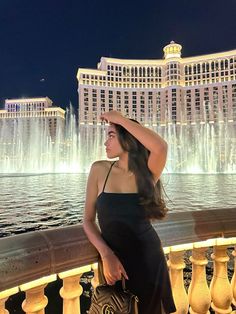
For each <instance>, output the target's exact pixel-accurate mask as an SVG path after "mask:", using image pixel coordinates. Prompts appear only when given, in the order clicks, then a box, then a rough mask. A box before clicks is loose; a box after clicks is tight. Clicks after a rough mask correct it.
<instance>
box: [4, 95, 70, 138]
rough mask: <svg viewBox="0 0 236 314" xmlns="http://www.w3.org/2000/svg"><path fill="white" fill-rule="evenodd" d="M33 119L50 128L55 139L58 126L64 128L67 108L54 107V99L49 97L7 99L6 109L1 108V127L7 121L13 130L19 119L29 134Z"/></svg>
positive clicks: (50, 132)
mask: <svg viewBox="0 0 236 314" xmlns="http://www.w3.org/2000/svg"><path fill="white" fill-rule="evenodd" d="M33 120H34V121H37V122H38V123H39V127H40V126H41V127H44V128H45V127H46V128H48V130H49V134H50V135H51V138H52V139H54V138H55V136H56V131H57V128H58V127H60V128H62V129H64V123H65V110H63V109H62V108H60V107H53V106H52V100H51V99H50V98H48V97H41V98H25V99H6V100H5V109H4V110H0V129H1V126H3V124H4V123H5V124H7V126H8V127H10V128H8V129H9V130H12V131H13V129H14V128H13V125H14V123H16V121H17V123H19V122H22V124H23V126H24V127H25V128H26V134H27V133H29V132H30V125H31V122H32V121H33Z"/></svg>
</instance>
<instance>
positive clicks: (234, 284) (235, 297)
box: [231, 246, 236, 313]
mask: <svg viewBox="0 0 236 314" xmlns="http://www.w3.org/2000/svg"><path fill="white" fill-rule="evenodd" d="M232 255H233V256H234V274H233V277H232V280H231V288H232V293H233V301H232V303H233V305H234V306H236V246H235V247H234V250H233V252H232ZM234 312H235V313H236V311H234Z"/></svg>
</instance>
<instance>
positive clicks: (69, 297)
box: [58, 265, 91, 314]
mask: <svg viewBox="0 0 236 314" xmlns="http://www.w3.org/2000/svg"><path fill="white" fill-rule="evenodd" d="M90 270H91V266H90V265H88V266H83V267H79V268H76V269H72V270H68V271H65V272H62V273H59V274H58V275H59V277H60V278H61V279H63V287H62V288H61V289H60V295H61V297H62V298H63V314H72V313H73V314H80V295H81V294H82V292H83V288H82V286H81V285H80V277H81V276H82V274H83V273H85V272H88V271H90Z"/></svg>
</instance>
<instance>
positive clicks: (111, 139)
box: [104, 124, 124, 159]
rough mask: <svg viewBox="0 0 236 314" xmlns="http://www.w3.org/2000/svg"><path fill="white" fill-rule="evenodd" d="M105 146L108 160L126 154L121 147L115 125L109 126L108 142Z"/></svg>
mask: <svg viewBox="0 0 236 314" xmlns="http://www.w3.org/2000/svg"><path fill="white" fill-rule="evenodd" d="M104 145H105V146H106V154H107V157H108V158H111V159H112V158H116V157H119V156H120V155H121V154H122V153H124V150H123V148H122V147H121V145H120V142H119V139H118V134H117V131H116V128H115V126H114V125H112V124H111V125H109V127H108V132H107V140H106V141H105V143H104Z"/></svg>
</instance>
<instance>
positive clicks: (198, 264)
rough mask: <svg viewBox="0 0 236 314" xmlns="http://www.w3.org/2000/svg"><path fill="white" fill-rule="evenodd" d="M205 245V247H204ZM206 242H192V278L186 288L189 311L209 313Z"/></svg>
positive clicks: (209, 295) (202, 313)
mask: <svg viewBox="0 0 236 314" xmlns="http://www.w3.org/2000/svg"><path fill="white" fill-rule="evenodd" d="M204 246H205V247H204ZM208 246H209V244H208V242H207V241H206V243H204V242H197V243H194V244H193V252H192V256H191V257H190V261H191V262H192V280H191V283H190V286H189V290H188V299H189V304H190V309H189V311H190V313H191V314H197V313H201V314H204V313H210V312H209V308H210V306H211V294H210V290H209V287H208V285H207V280H206V265H207V262H208V261H207V259H206V250H207V247H208Z"/></svg>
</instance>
